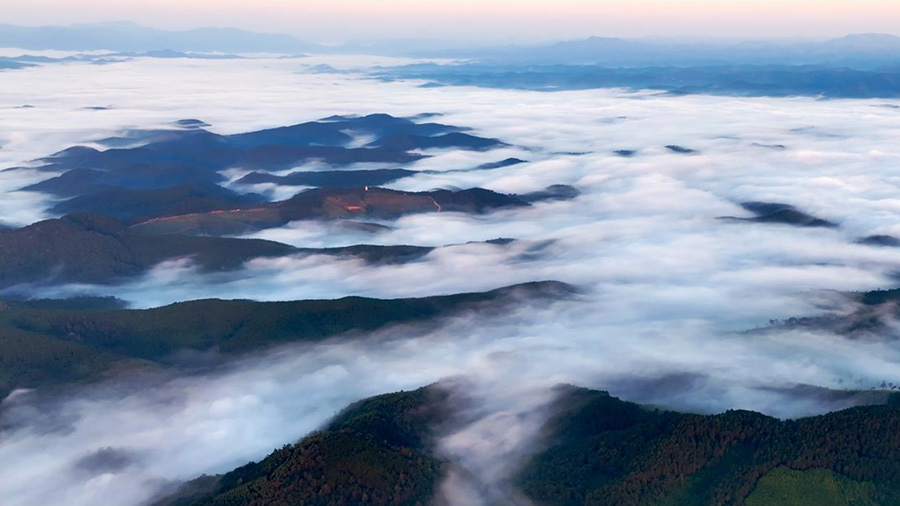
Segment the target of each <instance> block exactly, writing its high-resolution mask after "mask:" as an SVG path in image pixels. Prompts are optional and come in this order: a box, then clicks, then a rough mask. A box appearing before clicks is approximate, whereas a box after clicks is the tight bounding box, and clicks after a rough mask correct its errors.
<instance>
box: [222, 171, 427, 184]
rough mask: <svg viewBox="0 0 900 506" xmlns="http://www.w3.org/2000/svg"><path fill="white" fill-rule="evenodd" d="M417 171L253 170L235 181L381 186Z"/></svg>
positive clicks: (245, 182) (242, 182) (247, 182)
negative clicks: (286, 172)
mask: <svg viewBox="0 0 900 506" xmlns="http://www.w3.org/2000/svg"><path fill="white" fill-rule="evenodd" d="M415 173H416V171H413V170H407V169H369V170H323V171H298V172H292V173H290V174H288V175H286V176H276V175H275V174H269V173H266V172H251V173H250V174H247V175H246V176H244V177H242V178H240V179H238V180H237V181H235V182H236V183H238V184H259V183H274V184H278V185H287V186H328V187H332V188H352V187H354V186H381V185H384V184H386V183H390V182H391V181H396V180H397V179H400V178H404V177H407V176H412V175H414V174H415Z"/></svg>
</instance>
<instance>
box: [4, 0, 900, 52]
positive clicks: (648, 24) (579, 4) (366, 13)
mask: <svg viewBox="0 0 900 506" xmlns="http://www.w3.org/2000/svg"><path fill="white" fill-rule="evenodd" d="M121 20H126V21H134V22H138V23H141V24H144V25H148V26H153V27H157V28H167V29H187V28H195V27H199V26H233V27H238V28H245V29H249V30H255V31H264V32H277V33H290V34H293V35H296V36H298V37H300V38H304V39H308V40H313V41H320V42H339V41H346V40H350V39H373V38H406V37H427V38H433V39H470V40H479V41H485V40H493V41H533V40H542V39H568V38H580V37H585V36H589V35H603V36H620V37H644V36H695V37H733V38H771V37H803V38H828V37H835V36H841V35H846V34H848V33H863V32H880V33H891V34H895V35H900V0H781V1H771V0H734V1H729V0H700V1H697V0H693V1H676V0H565V1H547V0H530V1H529V0H525V1H517V0H479V1H472V0H390V1H379V0H331V1H329V0H322V1H308V0H5V2H4V5H3V21H4V22H7V23H18V24H28V25H39V24H73V23H90V22H97V21H121Z"/></svg>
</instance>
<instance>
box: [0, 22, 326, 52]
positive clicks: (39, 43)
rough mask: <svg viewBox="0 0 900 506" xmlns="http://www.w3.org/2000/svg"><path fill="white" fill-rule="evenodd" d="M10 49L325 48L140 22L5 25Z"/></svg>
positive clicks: (219, 30)
mask: <svg viewBox="0 0 900 506" xmlns="http://www.w3.org/2000/svg"><path fill="white" fill-rule="evenodd" d="M0 32H2V33H3V45H4V46H5V47H17V48H22V49H36V50H44V49H58V50H65V51H98V50H109V51H134V52H146V51H156V50H162V49H170V50H173V51H196V52H208V53H213V52H228V53H236V52H264V53H267V52H273V53H284V52H287V53H292V52H304V51H315V50H320V49H321V46H319V45H317V44H312V43H309V42H304V41H301V40H299V39H297V38H295V37H292V36H290V35H283V34H269V33H255V32H248V31H245V30H238V29H236V28H196V29H193V30H184V31H169V30H158V29H155V28H148V27H145V26H141V25H138V24H135V23H127V22H115V23H96V24H83V25H69V26H19V25H9V24H3V25H0Z"/></svg>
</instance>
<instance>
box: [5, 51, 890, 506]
mask: <svg viewBox="0 0 900 506" xmlns="http://www.w3.org/2000/svg"><path fill="white" fill-rule="evenodd" d="M337 60H338V61H332V60H330V59H325V58H303V59H289V60H276V59H272V60H233V61H232V60H226V61H199V60H153V59H142V60H136V61H132V62H125V63H118V64H111V65H89V64H70V65H48V66H46V67H39V68H32V69H24V70H16V71H8V72H7V71H4V73H3V80H2V84H0V87H2V93H0V109H2V110H3V115H2V119H0V124H2V129H0V143H2V145H3V150H2V151H0V164H2V165H0V167H9V166H15V165H21V164H22V163H23V162H25V161H27V160H30V159H34V158H38V157H41V156H45V155H47V154H49V153H52V152H54V151H58V150H61V149H64V148H66V147H68V146H70V145H72V144H76V143H78V142H83V141H86V140H90V139H99V138H102V137H105V136H108V135H111V134H114V133H116V132H117V131H119V130H121V129H123V128H149V127H153V126H154V125H160V124H165V123H168V122H171V121H173V120H177V119H182V118H198V119H201V120H204V121H207V122H209V123H210V124H212V125H213V127H212V129H213V130H214V131H217V132H222V133H233V132H240V131H248V130H254V129H258V128H263V127H270V126H281V125H287V124H293V123H298V122H301V121H307V120H312V119H317V118H321V117H326V116H330V115H332V114H366V113H372V112H386V113H390V114H394V115H403V116H412V115H415V114H419V113H423V112H438V113H442V114H444V116H443V117H441V118H439V119H437V121H440V122H442V123H448V124H455V125H460V126H469V127H473V128H474V129H475V133H477V134H479V135H484V136H489V137H497V138H499V139H501V140H503V141H505V142H507V143H510V144H512V145H513V147H511V148H504V149H501V150H495V151H489V152H465V151H450V152H436V153H434V154H435V156H434V157H432V158H428V159H424V160H422V161H420V162H417V163H415V164H413V165H412V166H411V167H412V168H414V169H421V170H426V171H429V172H427V173H422V174H419V175H417V176H415V177H412V178H406V179H402V180H399V181H396V182H395V183H394V184H392V185H389V186H390V187H392V188H397V189H404V190H425V189H431V188H435V187H456V188H468V187H472V186H481V187H485V188H490V189H493V190H496V191H501V192H507V193H523V192H528V191H534V190H539V189H541V188H544V187H545V186H547V185H550V184H557V183H563V184H571V185H574V186H576V187H577V188H578V189H579V190H581V191H582V195H581V196H580V197H578V198H576V199H574V200H571V201H562V202H544V203H540V204H536V205H535V206H533V207H532V208H528V209H521V210H515V211H500V212H496V213H493V214H489V215H483V216H471V215H461V214H453V213H433V214H424V215H417V216H408V217H405V218H402V219H400V220H397V221H396V222H390V223H385V224H387V225H390V226H391V227H392V228H391V229H390V230H389V231H386V232H383V233H379V234H374V235H365V234H361V233H359V232H348V231H346V230H342V229H340V228H338V227H334V226H332V225H329V224H321V223H313V222H295V223H292V224H289V225H288V226H285V227H282V228H278V229H271V230H267V231H263V232H260V233H257V234H255V237H260V238H265V239H271V240H277V241H281V242H285V243H289V244H292V245H295V246H301V247H324V246H343V245H349V244H357V243H361V242H365V243H372V244H413V245H427V246H445V245H452V246H447V247H441V248H438V249H436V250H435V251H433V252H432V253H431V254H429V255H428V256H426V257H425V258H423V259H421V260H419V261H416V262H412V263H407V264H401V265H377V266H373V265H367V264H365V263H364V262H362V261H360V260H353V259H339V258H334V257H329V256H323V255H313V256H296V257H286V258H277V259H257V260H253V261H251V262H249V263H248V264H247V265H246V266H245V268H244V269H242V270H240V271H237V272H233V273H227V274H216V275H210V274H201V273H198V272H196V271H195V270H194V269H193V268H192V267H191V265H190V262H189V260H187V259H182V260H174V261H170V262H166V263H164V264H162V265H159V266H157V267H156V268H155V269H154V270H153V271H152V272H150V273H149V274H148V275H146V276H145V277H143V278H142V279H139V280H136V281H134V282H132V283H129V284H126V285H123V286H114V287H112V286H72V285H69V286H63V287H50V288H46V287H45V288H42V289H40V290H37V289H35V290H34V292H33V294H34V295H37V296H45V297H46V296H65V295H70V294H80V293H92V294H103V295H107V294H109V295H116V296H118V297H121V298H123V299H126V300H128V301H129V302H130V303H131V304H132V305H133V306H134V307H152V306H157V305H161V304H167V303H171V302H175V301H180V300H190V299H196V298H204V297H218V298H252V299H258V300H288V299H303V298H331V297H340V296H344V295H366V296H372V297H408V296H426V295H433V294H444V293H454V292H465V291H481V290H487V289H492V288H496V287H500V286H505V285H510V284H514V283H519V282H524V281H532V280H544V279H556V280H560V281H565V282H568V283H572V284H575V285H578V286H579V287H580V288H581V289H582V294H581V295H579V296H578V297H577V298H575V299H574V300H567V301H560V302H557V303H555V304H550V305H548V304H546V303H544V304H541V305H539V306H536V305H528V304H526V305H523V306H522V307H520V308H518V309H516V310H513V311H511V312H509V313H507V314H504V315H502V316H496V315H495V316H491V317H490V318H484V317H482V318H479V317H477V316H475V315H468V316H464V317H458V318H455V319H452V320H449V321H446V322H444V323H443V324H442V325H441V326H439V327H438V328H436V329H435V328H430V327H429V328H425V327H416V326H412V327H402V328H399V329H388V330H384V331H381V332H379V333H378V335H375V336H371V337H370V338H366V339H362V340H353V341H343V340H334V341H330V342H326V343H322V344H318V345H314V346H289V347H286V348H284V349H280V350H276V351H273V352H272V353H269V354H267V355H263V356H257V357H253V358H248V359H245V360H242V361H241V362H239V363H236V364H232V365H230V366H228V367H226V368H225V369H223V370H217V371H213V372H209V373H205V374H199V373H198V374H192V375H188V376H181V377H177V376H176V377H169V376H164V377H157V376H153V377H149V378H144V377H141V378H129V379H127V380H126V379H123V380H121V381H113V382H111V383H109V384H104V385H98V386H94V387H89V388H85V389H84V390H83V391H81V392H80V393H78V394H72V395H70V396H69V397H66V398H64V399H56V398H53V399H49V400H47V399H41V400H38V399H39V398H41V396H39V395H35V394H36V393H35V392H31V393H27V394H24V395H17V396H15V397H14V398H12V399H10V400H8V401H7V402H6V403H5V406H4V408H5V409H4V416H5V417H7V420H11V421H12V422H14V424H13V426H14V427H15V428H9V429H6V430H5V431H4V434H3V436H2V444H0V465H2V466H3V472H2V474H0V476H2V482H0V498H2V501H0V502H3V504H8V505H37V504H41V505H46V504H67V505H71V506H78V505H96V504H99V503H104V504H116V505H129V504H140V503H141V502H143V501H146V500H147V499H148V498H149V497H151V496H152V495H153V494H154V493H155V492H156V491H157V490H158V489H159V487H160V486H162V485H163V484H165V483H166V482H169V481H172V480H183V479H190V478H193V477H196V476H197V475H199V474H202V473H216V472H222V471H227V470H230V469H231V468H233V467H235V466H237V465H240V464H242V463H245V462H246V461H248V460H251V459H258V458H260V457H262V456H264V455H266V454H267V453H268V452H269V451H271V450H272V449H273V448H275V447H278V446H281V445H283V444H285V443H288V442H291V441H293V440H295V439H297V438H299V437H301V436H303V435H304V434H306V433H308V432H309V431H311V430H313V429H315V428H316V427H318V426H321V424H322V423H323V422H324V421H326V420H327V419H328V418H329V417H330V416H332V415H333V414H334V413H335V412H336V411H337V410H339V409H340V408H342V407H343V406H345V405H346V404H348V403H349V402H352V401H354V400H357V399H359V398H362V397H366V396H370V395H374V394H378V393H384V392H389V391H395V390H398V389H411V388H417V387H419V386H423V385H426V384H429V383H431V382H434V381H438V380H441V379H446V378H450V377H457V376H463V377H466V378H467V380H466V381H470V382H471V384H472V385H474V388H470V389H468V390H470V391H471V392H472V394H471V395H472V396H474V397H475V398H476V399H480V400H482V401H483V402H481V403H478V404H477V405H478V406H481V408H482V409H483V413H481V415H480V417H479V418H478V421H477V422H473V423H472V424H471V425H469V426H466V427H460V428H459V430H458V432H455V433H453V434H449V435H448V437H447V438H446V439H445V440H444V441H443V442H442V445H441V448H442V451H443V452H445V454H446V455H449V456H451V457H453V458H454V460H456V461H457V462H458V463H459V465H460V466H462V468H464V469H468V470H470V471H472V472H473V473H472V474H474V475H476V476H482V479H483V480H484V482H485V483H482V484H480V485H485V484H486V485H488V486H487V488H485V487H484V486H474V485H473V486H471V487H468V488H466V487H467V486H468V485H466V483H464V482H465V480H466V479H465V478H461V477H460V476H458V475H454V476H450V477H449V478H448V479H449V480H451V481H448V485H447V486H445V487H443V490H444V492H445V494H444V499H445V500H446V501H448V502H450V503H451V504H453V503H457V504H461V503H462V502H467V503H470V504H471V503H474V502H475V501H477V500H480V499H479V497H480V496H479V494H484V493H485V492H484V491H485V490H490V485H491V484H497V483H502V482H503V481H504V479H506V478H508V476H509V474H510V473H511V472H512V471H513V470H514V468H515V465H516V462H517V461H519V460H521V458H522V455H523V452H527V449H528V447H527V445H526V444H525V441H528V440H530V439H531V438H530V437H529V436H530V435H533V434H534V432H535V431H536V430H537V427H539V426H540V423H541V422H542V420H543V416H542V414H541V409H540V408H541V407H542V406H544V405H546V402H548V400H549V399H548V396H549V390H548V388H549V387H550V386H552V385H554V384H556V383H560V382H569V383H574V384H578V385H582V386H588V387H594V388H602V389H609V390H610V391H611V392H612V393H613V394H615V395H619V396H622V397H623V398H625V399H628V400H635V401H638V402H648V403H654V404H659V405H663V406H666V407H670V408H675V409H685V410H693V411H701V412H718V411H722V410H725V409H730V408H745V409H754V410H758V411H762V412H764V413H768V414H772V415H775V416H781V417H791V416H802V415H808V414H814V413H820V412H823V411H827V410H831V409H837V408H840V407H844V405H842V404H841V403H840V402H838V401H835V402H828V401H825V400H823V399H822V398H818V399H816V398H807V397H797V393H796V390H791V389H790V388H791V387H792V386H794V385H798V384H806V385H814V386H819V387H826V388H864V389H865V388H871V387H873V386H876V385H878V384H880V383H881V382H882V381H889V382H891V381H893V382H895V383H897V382H900V349H898V347H897V345H896V343H895V342H881V341H877V340H866V341H851V340H848V339H846V338H844V337H840V336H836V335H832V334H829V333H827V332H824V331H823V332H812V331H781V332H769V333H743V332H742V331H744V330H748V329H751V328H754V327H757V326H762V325H765V324H766V323H767V322H768V321H769V320H770V319H773V318H786V317H791V316H808V315H814V314H821V313H824V312H842V311H848V310H850V308H849V307H848V306H847V302H846V301H845V299H843V298H842V297H841V296H840V295H839V294H838V293H837V291H848V290H870V289H875V288H886V287H894V286H896V283H897V282H896V277H895V276H896V273H897V272H898V271H900V255H898V251H900V250H898V249H893V248H879V247H874V246H864V245H859V244H854V241H856V240H857V239H859V238H861V237H864V236H868V235H872V234H888V235H896V236H900V198H898V195H900V173H898V171H897V169H898V167H900V145H898V143H897V142H896V139H898V138H900V110H898V109H893V108H889V107H878V106H879V105H882V104H883V103H884V102H882V101H862V100H841V101H820V100H815V99H812V98H793V99H768V98H752V99H751V98H729V97H706V96H688V97H670V96H664V95H655V94H649V93H629V92H624V91H616V90H593V91H580V92H559V93H537V92H518V91H502V90H486V89H477V88H466V87H444V88H419V87H418V84H419V83H404V82H393V83H385V82H380V81H376V80H370V79H367V78H365V76H364V75H363V74H360V73H342V74H321V73H306V72H304V69H305V68H307V66H309V65H314V64H318V63H324V62H327V63H329V64H330V65H332V66H334V67H343V68H362V67H363V66H364V65H367V64H368V65H371V64H372V63H370V62H366V60H364V59H348V58H346V57H342V58H337ZM378 63H381V64H383V63H386V62H378ZM387 63H390V62H387ZM25 104H29V105H33V106H34V107H33V108H19V106H22V105H25ZM89 106H110V108H109V109H107V110H87V109H83V108H84V107H89ZM666 145H680V146H684V147H688V148H691V149H695V150H697V153H696V154H678V153H674V152H672V151H670V150H667V149H666V148H665V147H664V146H666ZM780 146H783V147H780ZM620 149H628V150H636V153H635V154H634V156H632V157H622V156H618V155H616V154H614V153H613V152H614V151H615V150H620ZM510 156H516V157H519V158H522V159H525V160H528V163H524V164H519V165H515V166H510V167H504V168H500V169H495V170H482V171H459V170H458V169H468V168H473V167H475V166H477V165H479V164H482V163H485V162H493V161H498V160H501V159H503V158H507V157H510ZM45 177H48V176H47V175H46V174H44V175H36V174H33V173H29V172H18V171H17V172H5V173H0V183H2V187H0V191H2V192H3V196H2V202H0V219H2V220H3V223H4V224H9V225H25V224H27V223H30V222H33V221H35V220H38V219H41V218H43V217H46V216H45V215H44V208H45V207H46V205H47V202H48V199H46V198H44V197H42V196H40V195H36V194H26V193H21V192H15V191H13V190H15V189H16V188H18V187H21V186H24V185H25V184H26V182H34V181H37V180H40V179H42V178H45ZM284 194H288V195H289V194H290V189H287V190H283V191H282V195H284ZM751 200H756V201H769V202H785V203H790V204H793V205H795V206H797V207H798V208H799V209H800V210H802V211H805V212H807V213H810V214H812V215H815V216H817V217H820V218H824V219H828V220H830V221H834V222H837V223H839V224H840V227H838V228H836V229H829V228H799V227H791V226H787V225H777V224H751V223H735V222H728V221H723V220H718V219H717V218H718V217H720V216H749V215H748V214H747V212H746V211H744V210H742V209H741V208H740V207H739V206H738V205H737V203H739V202H743V201H751ZM499 237H507V238H514V239H517V241H516V242H513V243H511V244H509V245H495V244H465V243H467V242H470V241H485V240H488V239H494V238H499ZM523 413H524V414H528V413H531V414H532V416H520V415H522V414H523ZM517 423H518V424H519V426H515V424H517ZM498 426H503V427H504V429H503V431H500V432H498V431H497V430H496V427H498ZM513 428H517V429H518V430H513ZM501 433H502V434H503V436H504V437H499V434H501ZM485 448H487V450H486V449H485ZM453 480H456V481H453ZM51 484H52V486H50V485H51ZM470 489H471V490H470ZM451 491H456V492H460V491H461V493H460V494H458V495H456V496H454V495H452V494H450V492H451ZM467 491H468V492H471V495H470V494H468V492H467ZM497 493H501V492H497ZM506 497H508V496H506Z"/></svg>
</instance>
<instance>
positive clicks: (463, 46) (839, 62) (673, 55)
mask: <svg viewBox="0 0 900 506" xmlns="http://www.w3.org/2000/svg"><path fill="white" fill-rule="evenodd" d="M0 31H2V32H3V44H4V46H5V47H16V48H21V49H33V50H44V49H58V50H68V51H96V50H109V51H116V52H140V53H145V52H154V51H160V50H171V51H175V52H205V53H213V52H218V53H222V52H225V53H238V52H268V53H298V52H312V53H356V54H385V55H400V56H415V57H426V58H435V57H441V58H465V59H469V60H477V61H481V62H491V63H532V64H549V63H558V64H575V65H583V64H591V65H594V64H599V65H609V66H656V65H675V66H696V65H721V64H757V65H760V64H780V65H829V66H847V67H851V68H860V69H869V68H878V67H884V66H888V65H900V37H896V36H893V35H887V34H871V33H870V34H851V35H847V36H845V37H840V38H836V39H830V40H826V41H802V40H801V41H790V40H787V41H782V40H779V41H758V40H756V41H730V40H725V41H722V40H684V39H668V38H654V39H622V38H614V37H588V38H586V39H581V40H571V41H561V42H548V43H543V44H530V45H510V46H502V47H487V46H475V45H473V43H471V42H456V41H433V40H422V41H399V40H398V41H391V40H383V41H350V42H346V43H343V44H340V45H331V46H326V45H321V44H316V43H312V42H308V41H303V40H300V39H298V38H296V37H293V36H291V35H287V34H271V33H256V32H249V31H245V30H239V29H236V28H196V29H192V30H184V31H170V30H159V29H155V28H148V27H144V26H141V25H138V24H135V23H128V22H113V23H97V24H81V25H69V26H19V25H12V24H2V25H0Z"/></svg>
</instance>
